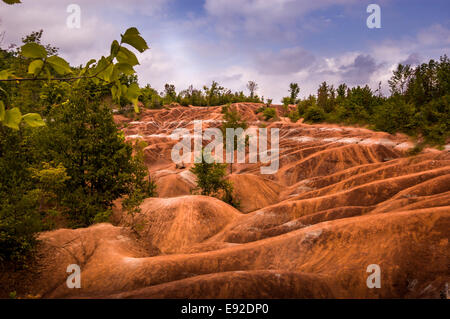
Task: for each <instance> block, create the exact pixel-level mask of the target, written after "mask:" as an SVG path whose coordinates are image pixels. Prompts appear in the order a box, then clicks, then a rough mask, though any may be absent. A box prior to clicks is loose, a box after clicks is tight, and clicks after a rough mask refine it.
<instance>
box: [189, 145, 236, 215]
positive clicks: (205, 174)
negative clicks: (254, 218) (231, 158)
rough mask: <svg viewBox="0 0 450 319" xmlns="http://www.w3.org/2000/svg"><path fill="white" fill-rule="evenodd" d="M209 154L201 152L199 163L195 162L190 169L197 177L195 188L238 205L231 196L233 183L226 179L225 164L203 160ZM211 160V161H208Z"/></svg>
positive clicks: (206, 194)
mask: <svg viewBox="0 0 450 319" xmlns="http://www.w3.org/2000/svg"><path fill="white" fill-rule="evenodd" d="M205 156H209V155H208V154H205V153H203V152H202V159H201V162H200V163H196V164H195V165H194V166H193V167H192V168H191V169H190V171H191V172H192V173H194V174H195V176H196V177H197V188H196V189H195V191H198V192H199V193H200V194H201V195H205V196H213V197H216V198H219V199H222V200H223V201H224V202H226V203H228V204H230V205H232V206H234V207H238V206H239V203H238V202H237V201H236V200H235V199H234V198H233V196H232V193H233V184H232V183H231V182H230V181H228V180H226V179H225V177H226V175H227V173H226V171H227V164H220V163H216V162H213V161H211V160H208V161H207V160H205V158H204V157H205ZM208 162H211V163H208Z"/></svg>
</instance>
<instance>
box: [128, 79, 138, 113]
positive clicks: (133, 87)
mask: <svg viewBox="0 0 450 319" xmlns="http://www.w3.org/2000/svg"><path fill="white" fill-rule="evenodd" d="M139 95H141V89H140V88H139V85H137V83H131V84H130V86H129V87H128V89H127V93H126V96H127V98H128V99H129V100H130V101H131V102H132V103H133V105H134V111H135V112H136V113H139V107H138V97H139Z"/></svg>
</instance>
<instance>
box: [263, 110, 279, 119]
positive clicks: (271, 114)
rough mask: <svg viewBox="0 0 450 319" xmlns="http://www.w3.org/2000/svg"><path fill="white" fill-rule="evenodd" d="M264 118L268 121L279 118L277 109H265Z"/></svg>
mask: <svg viewBox="0 0 450 319" xmlns="http://www.w3.org/2000/svg"><path fill="white" fill-rule="evenodd" d="M263 115H264V119H265V120H266V121H268V120H271V119H276V118H277V111H276V110H275V108H273V107H268V108H266V109H265V110H264V111H263Z"/></svg>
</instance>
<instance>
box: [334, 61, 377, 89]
mask: <svg viewBox="0 0 450 319" xmlns="http://www.w3.org/2000/svg"><path fill="white" fill-rule="evenodd" d="M379 67H380V66H379V65H377V63H376V62H375V59H374V58H373V57H372V56H370V55H364V54H359V55H358V56H357V57H356V58H355V60H354V61H353V63H351V64H349V65H344V66H341V67H340V73H341V77H342V79H343V80H344V81H345V82H346V83H347V84H349V85H361V84H366V83H368V82H369V80H370V77H371V76H372V74H373V73H374V72H375V71H376V70H377V69H378V68H379Z"/></svg>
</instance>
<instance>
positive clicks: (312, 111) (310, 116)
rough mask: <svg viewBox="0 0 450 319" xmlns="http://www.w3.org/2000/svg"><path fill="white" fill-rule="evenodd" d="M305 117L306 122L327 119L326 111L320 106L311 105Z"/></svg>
mask: <svg viewBox="0 0 450 319" xmlns="http://www.w3.org/2000/svg"><path fill="white" fill-rule="evenodd" d="M304 118H305V121H306V122H312V123H318V122H322V121H324V120H325V112H324V110H323V109H322V108H320V107H318V106H311V107H309V108H308V109H307V110H306V112H305V116H304Z"/></svg>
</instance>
